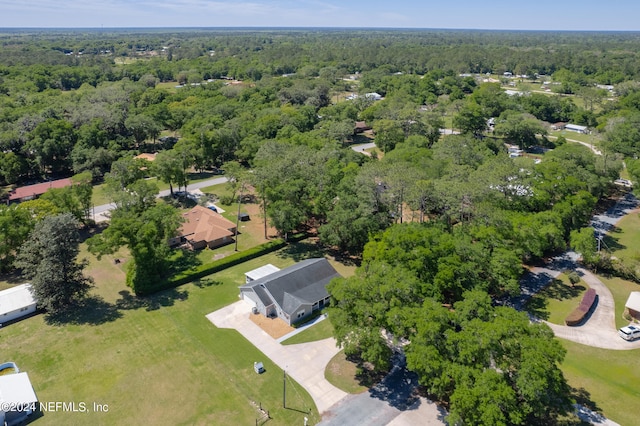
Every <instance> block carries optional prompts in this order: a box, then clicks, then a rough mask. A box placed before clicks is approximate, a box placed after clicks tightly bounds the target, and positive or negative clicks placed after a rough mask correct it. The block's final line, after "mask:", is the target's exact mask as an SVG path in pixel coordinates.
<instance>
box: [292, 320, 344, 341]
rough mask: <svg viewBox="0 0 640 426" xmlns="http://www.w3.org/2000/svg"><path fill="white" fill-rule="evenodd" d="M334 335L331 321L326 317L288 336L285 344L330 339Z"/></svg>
mask: <svg viewBox="0 0 640 426" xmlns="http://www.w3.org/2000/svg"><path fill="white" fill-rule="evenodd" d="M332 336H333V326H332V325H331V321H329V320H328V319H324V320H322V321H320V322H318V323H316V324H314V325H312V326H311V327H309V328H307V329H306V330H304V331H301V332H300V333H298V334H296V335H294V336H292V337H290V338H288V339H287V340H285V341H284V342H282V344H283V345H296V344H298V343H307V342H315V341H317V340H323V339H328V338H329V337H332Z"/></svg>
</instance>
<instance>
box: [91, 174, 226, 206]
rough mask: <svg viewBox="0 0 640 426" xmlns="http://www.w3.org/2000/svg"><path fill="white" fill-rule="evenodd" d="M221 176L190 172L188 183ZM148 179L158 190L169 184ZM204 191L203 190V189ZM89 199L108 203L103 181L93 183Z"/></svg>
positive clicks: (96, 203) (100, 203)
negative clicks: (97, 183)
mask: <svg viewBox="0 0 640 426" xmlns="http://www.w3.org/2000/svg"><path fill="white" fill-rule="evenodd" d="M218 177H221V176H220V175H214V174H213V173H206V172H205V173H190V174H189V184H192V183H198V182H202V181H205V180H208V179H215V178H218ZM149 181H151V182H153V183H155V184H156V185H158V190H159V191H164V190H167V189H169V184H168V183H165V182H162V181H161V180H160V179H157V178H155V177H151V178H149ZM222 187H224V184H220V185H213V186H210V187H209V188H215V189H217V188H222ZM173 190H174V191H177V190H178V188H177V187H176V186H175V185H174V186H173ZM203 192H204V191H203ZM91 201H92V202H93V205H94V206H101V205H103V204H109V203H110V202H111V199H110V198H109V196H108V194H107V191H106V185H105V184H104V183H102V184H100V185H94V187H93V195H92V198H91Z"/></svg>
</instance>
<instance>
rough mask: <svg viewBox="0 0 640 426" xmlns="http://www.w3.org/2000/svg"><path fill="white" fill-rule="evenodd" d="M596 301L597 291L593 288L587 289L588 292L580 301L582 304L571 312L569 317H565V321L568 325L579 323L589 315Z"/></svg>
mask: <svg viewBox="0 0 640 426" xmlns="http://www.w3.org/2000/svg"><path fill="white" fill-rule="evenodd" d="M595 301H596V291H595V290H594V289H592V288H590V289H589V290H587V292H586V293H585V294H584V296H582V301H581V302H580V306H578V307H577V308H575V309H574V310H573V312H571V313H570V314H569V315H568V316H567V318H565V320H564V323H565V324H566V325H571V326H575V325H579V324H580V323H581V322H582V320H584V318H585V317H586V316H587V314H588V313H589V311H590V310H591V308H592V307H593V304H594V303H595Z"/></svg>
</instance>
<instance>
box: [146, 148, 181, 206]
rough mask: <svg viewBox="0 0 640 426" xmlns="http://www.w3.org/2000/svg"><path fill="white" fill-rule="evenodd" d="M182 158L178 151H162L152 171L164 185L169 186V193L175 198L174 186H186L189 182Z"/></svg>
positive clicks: (157, 156)
mask: <svg viewBox="0 0 640 426" xmlns="http://www.w3.org/2000/svg"><path fill="white" fill-rule="evenodd" d="M183 163H184V162H183V160H182V158H180V155H179V153H178V152H177V151H175V150H173V149H170V150H168V151H161V152H159V153H158V155H156V159H155V160H154V162H153V165H152V167H151V169H152V170H153V173H154V174H155V175H156V176H157V177H158V178H159V179H160V180H161V181H162V182H164V183H168V184H169V191H170V192H171V195H172V196H173V184H177V185H178V189H179V188H180V185H185V186H186V182H187V173H186V170H185V168H184V164H183Z"/></svg>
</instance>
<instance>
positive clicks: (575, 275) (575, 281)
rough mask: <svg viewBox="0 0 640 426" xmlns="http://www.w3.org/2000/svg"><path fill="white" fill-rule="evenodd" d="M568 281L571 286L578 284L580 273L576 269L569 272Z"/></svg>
mask: <svg viewBox="0 0 640 426" xmlns="http://www.w3.org/2000/svg"><path fill="white" fill-rule="evenodd" d="M568 276H569V282H570V283H571V285H572V286H574V285H576V284H578V283H579V282H580V275H578V273H577V272H576V271H571V272H569V275H568Z"/></svg>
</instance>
